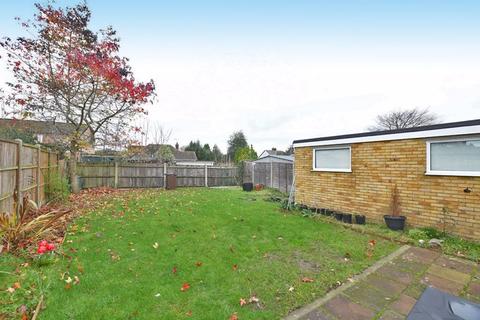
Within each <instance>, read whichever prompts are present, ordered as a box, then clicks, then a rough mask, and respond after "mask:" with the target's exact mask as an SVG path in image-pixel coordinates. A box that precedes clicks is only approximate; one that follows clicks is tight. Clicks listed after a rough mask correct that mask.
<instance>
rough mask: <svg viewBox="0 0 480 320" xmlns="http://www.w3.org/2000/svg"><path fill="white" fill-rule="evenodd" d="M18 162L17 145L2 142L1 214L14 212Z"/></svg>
mask: <svg viewBox="0 0 480 320" xmlns="http://www.w3.org/2000/svg"><path fill="white" fill-rule="evenodd" d="M17 162H18V160H17V143H15V142H13V141H2V140H0V212H13V202H14V198H13V195H14V192H15V186H16V183H17V181H16V177H17Z"/></svg>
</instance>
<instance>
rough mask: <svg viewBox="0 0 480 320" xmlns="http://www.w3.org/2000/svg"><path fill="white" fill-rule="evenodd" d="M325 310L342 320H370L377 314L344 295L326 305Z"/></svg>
mask: <svg viewBox="0 0 480 320" xmlns="http://www.w3.org/2000/svg"><path fill="white" fill-rule="evenodd" d="M325 309H327V311H329V312H330V313H331V314H332V315H334V316H335V317H337V318H340V319H351V320H370V319H372V318H373V317H374V316H375V312H374V311H373V310H371V309H367V308H365V307H364V306H361V305H359V304H357V303H355V302H352V301H351V300H350V299H348V298H347V297H346V296H344V295H339V296H337V297H335V298H333V299H331V300H330V301H328V302H327V303H326V304H325Z"/></svg>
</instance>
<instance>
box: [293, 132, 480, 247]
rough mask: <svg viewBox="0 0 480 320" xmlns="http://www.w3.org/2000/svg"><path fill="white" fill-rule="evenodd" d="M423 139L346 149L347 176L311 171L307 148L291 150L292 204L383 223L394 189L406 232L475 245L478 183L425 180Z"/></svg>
mask: <svg viewBox="0 0 480 320" xmlns="http://www.w3.org/2000/svg"><path fill="white" fill-rule="evenodd" d="M425 144H426V141H425V140H424V139H410V140H396V141H383V142H366V143H357V144H352V145H351V150H352V153H351V155H352V172H349V173H340V172H318V171H312V157H313V150H312V149H313V148H312V147H299V148H295V201H296V202H297V203H299V204H305V205H307V206H309V207H316V208H329V209H333V210H338V211H343V212H348V213H354V214H365V215H366V216H367V219H373V220H376V221H378V222H382V223H383V215H385V214H388V213H389V212H390V201H391V191H392V188H393V186H394V185H395V184H396V185H397V187H398V192H399V196H400V206H401V209H402V215H405V216H407V223H408V224H409V225H411V226H423V227H427V226H429V227H435V228H437V229H440V230H442V229H443V228H444V226H445V227H446V229H447V231H448V232H451V233H454V234H457V235H460V236H462V237H465V238H469V239H474V240H480V177H457V176H429V175H425V170H426V146H425Z"/></svg>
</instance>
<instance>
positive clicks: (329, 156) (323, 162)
mask: <svg viewBox="0 0 480 320" xmlns="http://www.w3.org/2000/svg"><path fill="white" fill-rule="evenodd" d="M315 168H318V169H341V170H349V169H350V149H349V148H342V149H326V150H315Z"/></svg>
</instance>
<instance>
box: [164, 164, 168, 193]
mask: <svg viewBox="0 0 480 320" xmlns="http://www.w3.org/2000/svg"><path fill="white" fill-rule="evenodd" d="M163 189H167V163H166V162H164V163H163Z"/></svg>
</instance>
